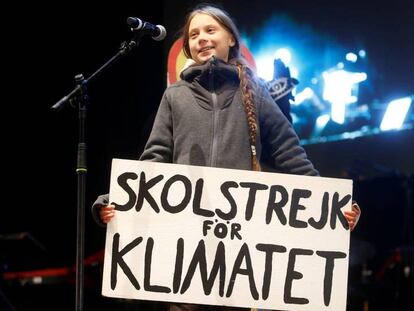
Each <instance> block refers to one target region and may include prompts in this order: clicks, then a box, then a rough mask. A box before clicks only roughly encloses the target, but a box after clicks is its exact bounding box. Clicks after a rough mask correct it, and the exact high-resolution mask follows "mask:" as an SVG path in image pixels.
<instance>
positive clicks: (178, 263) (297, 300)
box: [102, 159, 352, 310]
mask: <svg viewBox="0 0 414 311" xmlns="http://www.w3.org/2000/svg"><path fill="white" fill-rule="evenodd" d="M351 193H352V181H350V180H344V179H332V178H321V177H308V176H298V175H286V174H275V173H262V172H250V171H242V170H230V169H218V168H206V167H197V166H187V165H173V164H165V163H152V162H141V161H131V160H119V159H115V160H113V163H112V174H111V188H110V198H111V202H114V204H115V205H116V210H117V211H116V215H115V217H114V219H113V220H112V221H111V222H110V223H109V225H108V228H107V238H106V253H105V264H104V277H103V289H102V294H103V295H105V296H110V297H123V298H134V299H144V300H157V301H176V302H187V303H197V304H212V305H227V306H240V307H257V308H267V309H283V310H345V308H346V291H347V274H348V254H349V230H348V229H347V222H346V220H345V217H344V216H343V212H344V211H345V210H349V209H350V207H351Z"/></svg>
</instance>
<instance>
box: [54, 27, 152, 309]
mask: <svg viewBox="0 0 414 311" xmlns="http://www.w3.org/2000/svg"><path fill="white" fill-rule="evenodd" d="M143 34H144V33H143V32H139V31H134V37H133V39H132V40H131V41H129V42H127V41H124V42H123V43H122V44H121V46H120V48H119V51H118V52H117V53H116V55H115V56H113V57H112V58H111V59H110V60H108V61H107V62H106V63H105V64H104V65H102V66H101V67H100V68H99V69H98V70H96V71H95V72H94V73H93V74H92V75H91V76H90V77H89V78H88V79H85V78H84V77H83V75H82V74H78V75H76V76H75V81H76V87H75V88H74V89H73V90H72V91H71V92H70V93H69V94H68V95H66V96H64V97H62V98H61V99H60V100H59V101H58V102H57V103H56V104H54V105H53V106H52V109H54V110H59V109H61V108H62V107H63V106H65V105H66V104H67V103H70V104H71V106H72V107H74V108H75V107H78V109H79V114H78V115H79V139H78V141H79V143H78V150H77V165H76V174H77V175H78V179H77V183H78V187H77V230H76V309H75V310H76V311H82V310H83V285H84V282H83V279H84V270H83V261H84V257H85V256H84V248H85V246H84V245H85V190H86V173H87V165H86V139H85V136H86V135H85V131H86V108H87V105H88V104H89V102H88V92H87V86H88V84H89V82H91V81H92V80H94V79H95V78H96V77H97V76H99V75H100V74H101V73H102V72H103V71H104V70H106V69H108V68H109V66H111V65H112V64H113V63H115V62H116V61H117V60H118V59H120V58H121V57H123V56H125V55H127V54H128V53H129V52H130V51H131V50H132V49H133V48H134V47H136V46H138V45H139V42H140V40H141V38H142V36H143Z"/></svg>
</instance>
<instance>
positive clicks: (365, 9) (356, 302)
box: [0, 0, 414, 310]
mask: <svg viewBox="0 0 414 311" xmlns="http://www.w3.org/2000/svg"><path fill="white" fill-rule="evenodd" d="M196 3H198V2H197V1H153V2H151V3H145V5H144V4H143V3H139V2H138V1H136V2H128V3H127V4H122V5H121V4H111V5H109V4H99V5H88V4H87V3H85V2H81V1H71V2H63V3H57V2H55V3H53V4H48V5H41V4H38V3H36V5H26V4H25V5H22V6H23V7H24V9H23V7H22V8H17V11H19V14H18V15H15V16H16V18H15V19H13V18H12V17H13V16H14V15H13V14H11V16H8V17H9V18H12V21H10V22H8V23H7V24H8V28H9V29H7V32H8V34H9V36H10V40H9V37H8V36H7V37H6V38H7V40H5V41H4V43H3V49H4V50H5V52H6V53H7V56H6V57H4V62H5V64H4V66H5V67H7V68H8V69H9V70H7V71H5V72H4V75H5V77H4V78H5V80H4V81H6V82H7V83H5V84H4V85H5V86H6V89H5V90H4V91H3V100H2V102H3V104H4V110H3V111H4V112H3V114H2V115H3V122H2V124H3V128H4V129H3V136H2V137H3V146H4V147H3V151H4V156H3V159H4V160H3V167H4V168H3V172H4V173H5V174H4V176H5V182H4V185H5V187H4V186H3V187H4V189H5V191H3V194H4V198H5V199H6V202H4V203H3V210H4V212H3V213H2V217H0V234H1V237H2V239H1V240H0V243H1V245H0V250H1V252H0V256H1V257H0V264H1V267H0V273H3V272H11V271H31V270H35V269H46V268H54V267H68V266H73V265H74V264H75V260H76V191H77V188H76V187H77V184H76V173H75V168H76V150H77V139H78V123H77V122H78V121H77V111H76V109H71V108H69V107H66V108H65V109H63V110H61V111H60V112H55V111H52V110H51V109H50V107H51V106H52V105H53V104H54V103H55V102H57V101H58V100H59V99H60V98H62V97H63V96H64V95H66V94H68V93H69V92H70V91H71V90H72V89H73V87H74V76H75V75H76V74H79V73H83V74H84V75H85V76H86V77H88V76H89V75H90V74H91V73H93V72H94V71H95V70H96V69H97V68H98V67H99V66H101V65H102V64H103V63H104V62H105V61H107V60H108V59H109V58H110V57H111V56H113V55H114V54H115V53H116V51H117V49H118V48H119V46H120V43H121V42H122V41H124V40H127V39H129V38H130V35H131V34H130V31H129V29H128V27H127V26H126V23H125V21H126V17H128V16H137V17H139V18H142V19H143V20H147V21H150V22H152V23H154V24H163V25H165V27H166V28H167V31H168V36H167V38H166V39H165V40H164V41H163V42H155V41H153V40H151V38H149V37H145V38H144V39H143V40H142V42H141V44H140V46H139V47H138V48H137V49H135V50H134V52H133V53H131V54H129V55H127V56H126V57H125V58H123V59H121V60H120V61H119V62H118V63H116V64H115V65H114V66H113V67H111V68H110V69H109V70H108V71H107V72H106V73H104V74H103V75H102V76H100V77H99V78H98V79H97V80H96V81H94V82H93V83H91V85H90V87H89V95H90V102H91V104H90V106H89V107H88V124H87V143H88V176H87V192H86V225H85V231H86V232H85V243H86V245H85V256H90V255H93V254H96V253H97V252H99V251H101V250H102V248H103V246H104V235H105V231H104V230H103V229H102V228H100V227H98V226H97V225H96V224H95V223H94V222H93V220H92V218H91V215H90V212H89V209H90V206H91V204H92V202H93V201H94V199H95V198H96V196H97V195H98V194H101V193H106V192H107V191H108V187H109V174H110V162H111V159H112V158H114V157H116V158H129V159H136V158H138V156H139V154H140V152H141V151H142V148H143V146H144V144H145V141H146V139H147V136H148V134H149V130H150V128H151V126H152V120H153V116H154V113H155V112H156V109H157V107H158V103H159V100H160V99H161V96H162V93H163V91H164V89H165V86H166V57H167V53H168V49H169V47H170V45H171V44H172V42H173V41H174V40H175V39H176V38H177V36H178V34H177V31H178V30H179V27H180V26H181V25H182V21H183V16H184V14H185V12H186V11H187V9H189V8H191V7H192V6H193V5H194V4H196ZM218 3H221V4H222V5H223V7H224V8H225V9H227V10H228V11H229V12H230V14H231V15H232V16H233V17H234V18H235V20H236V22H237V23H238V25H239V27H240V29H241V30H242V32H244V33H246V34H247V35H254V34H255V32H256V31H257V26H258V25H260V23H261V22H262V21H263V20H264V19H266V18H267V17H268V16H269V14H270V13H271V12H274V11H279V12H284V13H286V14H288V15H289V16H291V17H292V18H293V19H295V20H297V21H299V22H300V23H303V24H304V25H311V26H312V27H313V28H314V29H316V30H317V31H320V32H322V33H324V34H326V35H327V36H333V37H335V38H336V40H338V41H340V42H343V43H344V44H349V45H350V46H355V45H357V44H361V45H363V46H364V47H365V49H366V50H367V51H369V53H370V58H371V59H372V62H373V68H374V69H373V72H372V73H371V74H372V75H371V76H372V85H373V87H372V89H371V92H370V94H371V95H373V96H374V97H373V99H374V98H380V99H384V100H385V99H387V98H392V97H395V96H403V95H405V94H408V93H411V94H412V93H413V91H414V87H413V85H414V78H413V72H414V71H413V69H414V66H413V64H414V62H413V59H412V58H413V55H414V46H413V41H414V40H413V38H414V22H413V20H414V19H413V18H414V7H413V2H412V1H402V0H398V1H393V2H391V3H375V2H371V1H356V0H352V1H312V3H310V2H309V1H232V0H228V1H221V2H218ZM349 27H351V29H352V30H353V31H349ZM9 54H11V55H10V56H11V57H9ZM10 69H11V70H10ZM413 142H414V135H413V130H405V131H401V132H392V133H387V134H382V135H377V136H373V137H362V138H359V139H354V140H346V141H338V142H332V143H327V144H319V145H310V146H306V149H307V151H308V154H309V157H310V158H311V160H312V161H313V162H314V164H315V166H316V167H317V168H318V169H319V171H320V172H321V175H323V176H331V177H352V178H354V182H355V183H354V196H355V198H356V199H357V200H358V202H359V203H360V205H361V206H362V208H363V216H362V219H361V221H360V224H359V225H358V228H357V229H356V231H355V232H353V233H352V245H351V250H352V254H351V269H350V286H349V297H351V298H352V299H351V301H350V303H349V310H363V309H362V308H363V306H364V304H365V305H368V306H369V310H407V308H409V307H408V306H409V303H412V299H413V297H412V295H413V280H412V279H413V277H412V274H410V276H409V277H405V276H404V274H403V268H404V267H407V266H410V265H411V269H414V267H413V261H412V258H413V249H412V247H413V245H412V242H413V239H412V238H413V231H412V230H413V228H412V223H413V203H412V202H413V191H412V186H413V177H412V173H413V171H414V164H413V159H414V148H413V146H412V145H413ZM18 233H27V234H23V235H22V234H20V235H15V234H18ZM398 250H400V253H398ZM396 254H400V257H398V256H397V255H396ZM100 269H101V265H100V264H99V263H97V265H95V266H92V267H90V266H89V267H88V268H87V269H86V275H87V280H86V282H87V283H86V284H87V285H86V295H85V301H86V304H85V307H86V308H87V309H92V308H95V307H99V308H101V309H111V310H124V309H125V310H127V309H130V308H131V309H132V308H133V307H139V306H136V303H134V302H127V301H118V300H114V299H107V298H102V297H100V294H99V291H100V287H101V285H100V282H101V270H100ZM411 271H412V270H411ZM411 273H412V272H411ZM0 285H1V291H0V293H2V294H1V295H0V301H2V302H3V305H4V306H6V305H8V307H10V308H12V307H11V306H13V307H14V308H15V309H16V310H32V309H39V308H40V307H43V309H45V310H49V309H59V310H66V309H67V310H71V309H74V305H75V288H74V283H73V277H72V278H66V279H64V278H62V279H56V280H54V282H52V283H51V284H50V285H46V284H43V285H30V284H26V285H25V286H23V285H22V284H20V283H19V282H16V281H15V282H6V281H4V280H3V281H2V282H1V283H0ZM1 297H3V298H1ZM3 305H1V304H0V306H1V307H0V309H2V307H3ZM410 306H412V305H410ZM4 308H7V307H4ZM139 308H140V310H148V307H145V306H141V307H139ZM6 310H7V309H6Z"/></svg>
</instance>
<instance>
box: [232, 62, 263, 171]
mask: <svg viewBox="0 0 414 311" xmlns="http://www.w3.org/2000/svg"><path fill="white" fill-rule="evenodd" d="M236 65H237V68H238V69H239V78H240V86H241V91H242V95H243V105H244V111H245V112H246V118H247V124H248V127H249V141H250V153H251V156H252V169H253V170H254V171H260V162H259V160H258V158H257V152H256V136H257V115H256V105H255V103H254V101H253V93H254V89H255V85H254V81H255V80H254V77H253V73H252V72H251V70H250V69H249V68H248V67H247V66H246V65H243V64H242V63H240V62H236Z"/></svg>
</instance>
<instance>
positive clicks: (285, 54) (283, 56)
mask: <svg viewBox="0 0 414 311" xmlns="http://www.w3.org/2000/svg"><path fill="white" fill-rule="evenodd" d="M278 58H280V60H281V61H282V62H283V63H284V64H285V65H286V66H288V65H289V63H290V61H291V60H292V54H291V53H290V51H289V50H288V49H286V48H281V49H277V50H276V52H275V59H278Z"/></svg>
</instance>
